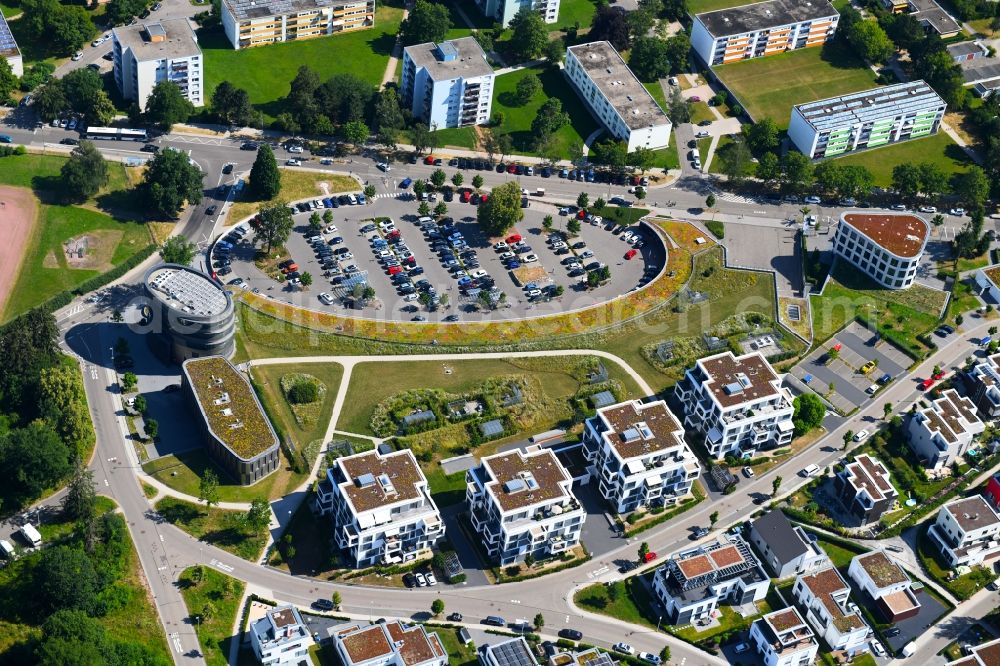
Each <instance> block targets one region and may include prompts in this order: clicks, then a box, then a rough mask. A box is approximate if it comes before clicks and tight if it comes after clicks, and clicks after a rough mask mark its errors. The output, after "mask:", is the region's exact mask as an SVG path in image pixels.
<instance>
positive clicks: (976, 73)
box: [961, 58, 1000, 85]
mask: <svg viewBox="0 0 1000 666" xmlns="http://www.w3.org/2000/svg"><path fill="white" fill-rule="evenodd" d="M965 64H968V67H962V68H961V69H962V78H964V79H965V84H966V85H972V84H973V83H979V82H981V81H991V80H993V79H996V78H1000V59H998V58H980V59H978V60H972V61H970V62H969V63H965Z"/></svg>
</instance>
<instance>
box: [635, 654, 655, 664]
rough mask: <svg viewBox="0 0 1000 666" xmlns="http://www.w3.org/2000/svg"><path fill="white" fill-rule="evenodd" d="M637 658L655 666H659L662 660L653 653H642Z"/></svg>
mask: <svg viewBox="0 0 1000 666" xmlns="http://www.w3.org/2000/svg"><path fill="white" fill-rule="evenodd" d="M637 656H638V657H639V659H640V660H642V661H644V662H646V663H647V664H652V665H653V666H659V664H660V658H659V657H657V656H656V655H655V654H653V653H652V652H640V653H639V654H638V655H637Z"/></svg>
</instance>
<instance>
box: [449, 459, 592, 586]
mask: <svg viewBox="0 0 1000 666" xmlns="http://www.w3.org/2000/svg"><path fill="white" fill-rule="evenodd" d="M572 485H573V478H572V477H571V476H570V475H569V474H568V473H567V472H566V469H565V468H564V467H563V465H562V463H561V462H559V459H558V458H556V455H555V454H554V453H553V452H552V450H551V449H543V448H541V447H538V446H533V447H529V448H528V449H527V450H525V451H524V452H521V451H508V452H507V453H498V454H496V455H492V456H488V457H486V458H483V459H482V461H481V462H480V464H479V466H478V467H474V468H472V469H470V470H469V471H468V472H467V473H466V491H465V498H466V501H467V502H468V504H469V515H470V517H471V520H472V526H473V527H474V528H475V530H476V531H477V532H478V533H479V534H480V536H482V538H483V545H484V546H486V551H487V552H488V553H489V555H490V557H492V558H494V559H495V560H496V561H497V562H498V563H499V564H500V565H501V566H503V565H508V564H513V563H515V562H522V561H524V558H525V557H527V556H528V555H529V554H530V555H531V556H532V557H534V558H536V559H537V558H542V557H548V556H550V555H556V554H558V553H562V552H564V551H567V550H570V549H571V548H574V547H575V546H576V545H577V544H579V543H580V531H581V530H582V529H583V522H584V521H585V520H586V519H587V512H586V511H585V510H584V509H583V507H582V506H581V505H580V502H578V501H577V499H576V498H575V497H574V496H573V492H572V490H571V487H572Z"/></svg>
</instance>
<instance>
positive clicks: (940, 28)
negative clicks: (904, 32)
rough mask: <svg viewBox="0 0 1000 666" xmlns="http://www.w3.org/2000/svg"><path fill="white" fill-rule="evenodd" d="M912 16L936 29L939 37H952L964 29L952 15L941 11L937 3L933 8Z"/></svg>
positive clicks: (914, 13)
mask: <svg viewBox="0 0 1000 666" xmlns="http://www.w3.org/2000/svg"><path fill="white" fill-rule="evenodd" d="M912 16H913V18H915V19H917V20H918V21H920V22H921V23H925V24H927V25H929V26H930V27H932V28H934V30H935V31H936V32H937V33H938V34H939V35H950V34H951V33H953V32H958V31H959V30H961V29H962V26H960V25H959V24H958V22H957V21H956V20H955V19H953V18H952V17H951V14H949V13H948V12H946V11H945V10H943V9H941V7H940V6H938V5H937V3H934V6H933V7H928V8H927V9H921V10H920V11H916V12H913V14H912Z"/></svg>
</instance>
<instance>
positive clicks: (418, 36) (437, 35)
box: [399, 0, 451, 46]
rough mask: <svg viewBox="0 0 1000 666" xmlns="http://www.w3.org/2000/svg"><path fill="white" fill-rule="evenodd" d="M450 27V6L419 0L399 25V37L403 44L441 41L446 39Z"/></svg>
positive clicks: (410, 44)
mask: <svg viewBox="0 0 1000 666" xmlns="http://www.w3.org/2000/svg"><path fill="white" fill-rule="evenodd" d="M450 29H451V18H450V15H449V12H448V7H446V6H445V5H443V4H439V3H435V2H429V1H428V0H417V1H416V2H415V3H414V4H413V8H412V9H410V13H409V15H408V16H407V17H406V20H405V21H403V23H402V25H400V26H399V39H400V42H402V44H403V46H412V45H414V44H423V43H425V42H435V43H439V42H442V41H444V39H445V35H446V34H447V33H448V30H450Z"/></svg>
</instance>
